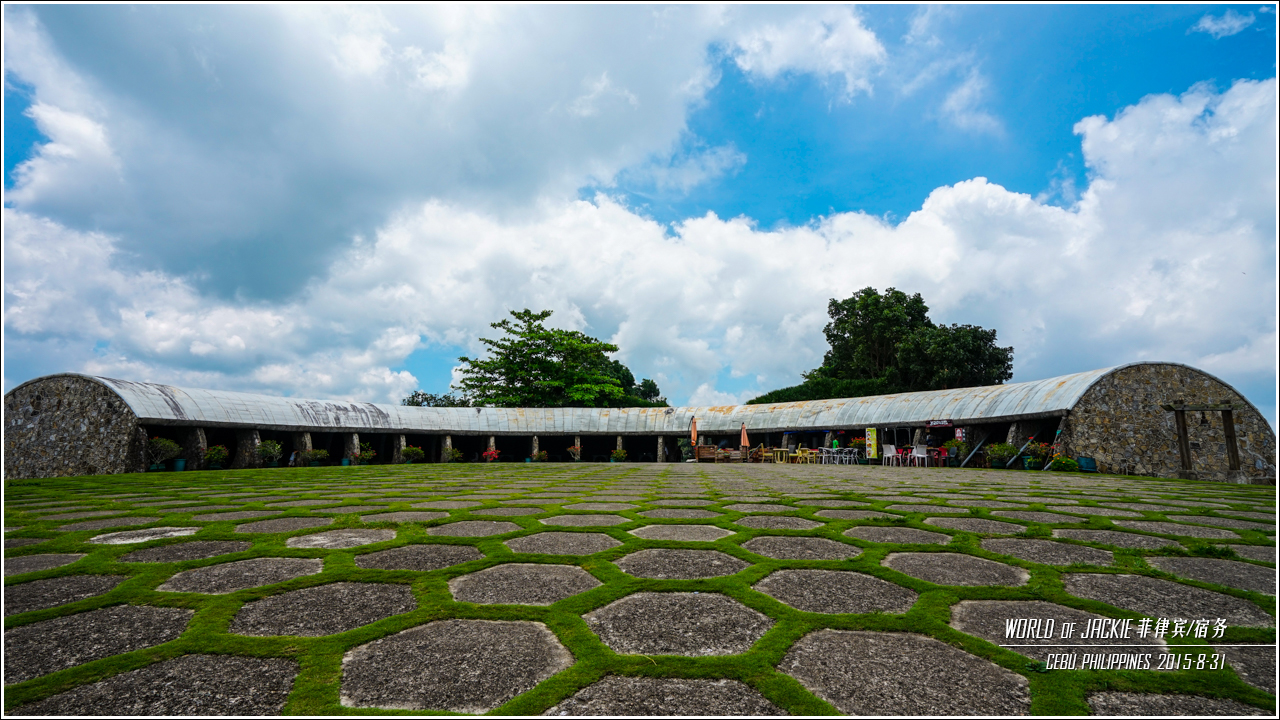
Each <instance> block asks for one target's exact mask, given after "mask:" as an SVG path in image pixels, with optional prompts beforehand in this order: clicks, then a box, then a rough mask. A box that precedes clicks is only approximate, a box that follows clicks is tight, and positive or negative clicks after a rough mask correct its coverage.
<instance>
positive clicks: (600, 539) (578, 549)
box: [503, 532, 622, 555]
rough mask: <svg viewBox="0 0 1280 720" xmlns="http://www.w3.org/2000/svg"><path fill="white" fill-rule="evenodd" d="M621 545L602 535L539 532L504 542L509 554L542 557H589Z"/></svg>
mask: <svg viewBox="0 0 1280 720" xmlns="http://www.w3.org/2000/svg"><path fill="white" fill-rule="evenodd" d="M621 544H622V543H620V542H618V541H617V540H614V539H613V538H611V537H609V536H608V535H605V534H604V533H582V532H540V533H535V534H533V535H525V536H524V537H518V538H512V539H511V540H508V541H506V542H505V543H503V545H506V546H507V547H508V548H510V549H511V552H517V553H534V554H542V555H591V554H593V553H598V552H601V551H604V550H608V549H609V548H615V547H618V546H619V545H621Z"/></svg>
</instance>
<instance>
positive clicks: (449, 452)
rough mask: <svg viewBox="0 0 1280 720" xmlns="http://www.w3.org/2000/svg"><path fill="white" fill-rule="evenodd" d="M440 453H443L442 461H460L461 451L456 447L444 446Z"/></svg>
mask: <svg viewBox="0 0 1280 720" xmlns="http://www.w3.org/2000/svg"><path fill="white" fill-rule="evenodd" d="M441 454H442V455H443V459H444V461H445V462H447V463H450V462H462V451H461V450H459V449H458V448H446V449H445V451H444V452H443V453H441Z"/></svg>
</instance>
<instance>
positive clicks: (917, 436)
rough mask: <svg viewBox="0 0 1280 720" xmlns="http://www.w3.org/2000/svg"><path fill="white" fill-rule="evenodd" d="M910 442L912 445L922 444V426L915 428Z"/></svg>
mask: <svg viewBox="0 0 1280 720" xmlns="http://www.w3.org/2000/svg"><path fill="white" fill-rule="evenodd" d="M911 444H912V445H913V446H914V445H923V444H924V428H916V431H915V433H914V434H912V436H911Z"/></svg>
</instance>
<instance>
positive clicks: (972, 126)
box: [942, 68, 1004, 135]
mask: <svg viewBox="0 0 1280 720" xmlns="http://www.w3.org/2000/svg"><path fill="white" fill-rule="evenodd" d="M986 95H987V79H986V77H984V76H983V75H982V73H980V72H978V70H977V68H970V70H969V73H968V75H966V76H965V78H964V81H963V82H961V83H960V85H958V86H957V87H956V88H955V89H954V90H952V91H951V92H950V93H948V94H947V97H946V99H945V100H943V101H942V114H943V116H944V117H945V118H946V119H947V120H949V121H950V122H951V124H953V125H955V126H956V127H958V128H960V129H962V130H970V131H973V132H983V133H991V134H995V135H998V134H1000V133H1002V132H1003V131H1004V125H1003V124H1001V122H1000V121H999V120H998V119H997V118H996V117H995V116H994V115H992V114H991V113H989V112H987V111H986V110H985V109H984V108H983V107H982V104H983V101H984V100H985V99H986Z"/></svg>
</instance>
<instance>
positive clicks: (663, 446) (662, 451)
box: [657, 435, 667, 463]
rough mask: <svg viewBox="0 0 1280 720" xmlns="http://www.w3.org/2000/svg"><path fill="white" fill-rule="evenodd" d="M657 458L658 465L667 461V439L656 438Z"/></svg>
mask: <svg viewBox="0 0 1280 720" xmlns="http://www.w3.org/2000/svg"><path fill="white" fill-rule="evenodd" d="M657 458H658V462H660V463H664V462H666V461H667V438H666V437H665V436H663V435H659V436H658V454H657Z"/></svg>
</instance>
